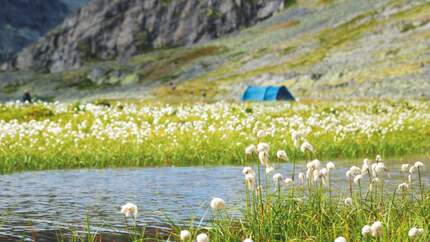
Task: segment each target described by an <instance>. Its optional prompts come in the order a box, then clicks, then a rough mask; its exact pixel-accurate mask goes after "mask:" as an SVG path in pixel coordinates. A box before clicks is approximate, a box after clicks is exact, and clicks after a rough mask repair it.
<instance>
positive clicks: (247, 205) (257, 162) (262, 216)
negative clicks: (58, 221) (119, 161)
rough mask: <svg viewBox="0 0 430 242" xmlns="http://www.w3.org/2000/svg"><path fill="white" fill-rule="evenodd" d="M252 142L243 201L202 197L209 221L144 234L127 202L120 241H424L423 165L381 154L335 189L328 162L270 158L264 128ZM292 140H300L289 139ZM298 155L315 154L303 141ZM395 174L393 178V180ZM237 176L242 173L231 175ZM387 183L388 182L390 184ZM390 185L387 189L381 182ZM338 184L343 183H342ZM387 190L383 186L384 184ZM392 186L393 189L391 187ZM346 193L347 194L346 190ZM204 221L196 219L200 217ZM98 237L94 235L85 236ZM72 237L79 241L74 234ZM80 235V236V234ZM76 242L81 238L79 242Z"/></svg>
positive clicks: (427, 199)
mask: <svg viewBox="0 0 430 242" xmlns="http://www.w3.org/2000/svg"><path fill="white" fill-rule="evenodd" d="M257 136H258V138H257V140H258V142H259V143H258V144H255V145H254V144H251V145H249V146H248V147H246V149H245V150H244V154H246V155H247V156H248V157H249V159H250V160H252V161H253V166H248V167H244V168H243V171H242V173H243V181H244V182H243V184H244V186H245V193H244V194H243V196H244V199H243V201H244V202H243V204H242V205H241V206H240V211H241V213H240V216H239V217H238V216H237V215H236V216H234V215H231V213H230V212H231V211H234V210H237V207H235V206H233V205H232V204H229V202H228V201H225V200H224V199H223V198H219V197H214V198H212V200H210V201H207V206H208V210H209V213H208V217H210V220H209V221H210V222H209V223H208V224H203V225H202V224H201V222H200V223H193V221H191V223H190V224H191V226H189V227H186V226H184V225H183V224H182V225H175V223H174V222H171V225H170V229H169V230H167V231H164V232H163V233H159V234H155V235H152V236H151V235H149V234H148V233H146V231H145V228H141V227H138V226H137V223H136V218H137V217H138V216H139V209H140V208H138V206H137V205H135V204H133V203H127V204H125V205H123V206H122V207H121V211H120V212H121V213H122V215H119V216H124V221H125V228H126V229H127V231H128V238H125V239H124V240H125V241H166V240H167V241H197V242H209V241H232V242H233V241H243V242H254V241H334V242H346V241H378V242H379V241H428V240H429V239H430V234H429V229H430V227H429V225H430V223H429V222H430V193H429V191H428V189H427V188H426V187H425V186H426V184H424V182H423V171H425V169H426V165H425V164H424V163H423V162H421V161H416V162H409V163H404V164H402V165H400V166H399V167H397V168H396V169H395V170H390V169H388V167H387V166H386V164H385V161H384V160H383V159H382V157H381V156H379V155H377V156H376V158H375V159H372V160H369V159H364V160H363V162H362V163H359V164H356V165H353V166H351V167H350V168H349V169H348V170H347V171H346V173H345V176H344V181H343V182H342V184H337V185H338V187H339V185H341V189H340V190H336V189H334V188H333V184H332V182H333V181H332V174H333V173H334V172H335V170H336V169H338V168H337V166H336V164H335V163H333V162H321V161H320V160H318V159H312V160H307V161H306V162H305V164H306V165H305V166H304V169H303V168H302V169H296V163H297V161H295V160H291V159H290V157H288V154H287V153H286V152H285V151H284V150H278V151H276V155H274V156H271V155H270V151H271V147H270V145H269V144H268V143H265V142H264V138H265V137H267V133H265V132H264V131H262V130H260V131H259V132H258V135H257ZM294 139H300V138H299V137H296V138H294ZM304 144H305V145H302V147H301V148H302V151H303V152H304V153H314V149H313V146H312V145H311V144H310V143H306V141H305V143H304ZM276 162H291V163H293V169H292V171H290V172H288V174H285V173H284V174H281V173H279V172H277V170H276V169H275V168H274V166H273V164H274V163H276ZM394 173H400V177H401V179H400V182H399V183H395V182H396V181H395V180H394V179H392V175H391V174H394ZM238 175H241V174H238ZM393 182H394V184H392V183H393ZM389 184H391V185H394V186H388V185H389ZM342 187H343V188H342ZM388 187H390V188H388ZM392 187H394V189H392ZM345 191H346V192H345ZM202 219H203V218H202ZM102 238H103V236H100V235H97V233H95V234H93V235H92V236H90V237H89V238H88V240H89V241H97V240H98V239H102ZM74 239H75V240H76V241H79V240H82V238H80V237H79V236H76V237H74ZM84 240H85V239H84ZM82 241H83V240H82Z"/></svg>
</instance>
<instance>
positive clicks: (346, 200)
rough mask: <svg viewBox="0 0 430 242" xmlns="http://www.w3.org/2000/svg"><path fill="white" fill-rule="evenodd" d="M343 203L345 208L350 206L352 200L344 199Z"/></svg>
mask: <svg viewBox="0 0 430 242" xmlns="http://www.w3.org/2000/svg"><path fill="white" fill-rule="evenodd" d="M343 203H344V204H345V205H346V206H352V198H350V197H347V198H345V200H344V201H343Z"/></svg>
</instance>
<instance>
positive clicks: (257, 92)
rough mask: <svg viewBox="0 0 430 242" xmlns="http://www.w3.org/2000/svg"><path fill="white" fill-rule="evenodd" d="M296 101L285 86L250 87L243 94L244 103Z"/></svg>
mask: <svg viewBox="0 0 430 242" xmlns="http://www.w3.org/2000/svg"><path fill="white" fill-rule="evenodd" d="M277 100H283V101H294V97H293V95H291V93H290V91H288V89H287V88H286V87H285V86H267V87H256V86H249V87H248V88H247V89H246V91H245V92H244V93H243V96H242V101H277Z"/></svg>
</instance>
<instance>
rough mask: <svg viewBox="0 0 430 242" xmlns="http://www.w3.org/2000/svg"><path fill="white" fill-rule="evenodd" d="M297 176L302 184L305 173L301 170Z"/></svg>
mask: <svg viewBox="0 0 430 242" xmlns="http://www.w3.org/2000/svg"><path fill="white" fill-rule="evenodd" d="M298 177H299V179H300V182H301V183H302V184H304V183H305V174H304V173H303V172H300V173H299V175H298Z"/></svg>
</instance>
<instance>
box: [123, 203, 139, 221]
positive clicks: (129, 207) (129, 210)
mask: <svg viewBox="0 0 430 242" xmlns="http://www.w3.org/2000/svg"><path fill="white" fill-rule="evenodd" d="M121 213H122V214H124V216H125V217H126V218H128V217H134V218H136V217H137V206H136V205H135V204H133V203H126V204H125V205H123V206H121Z"/></svg>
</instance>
